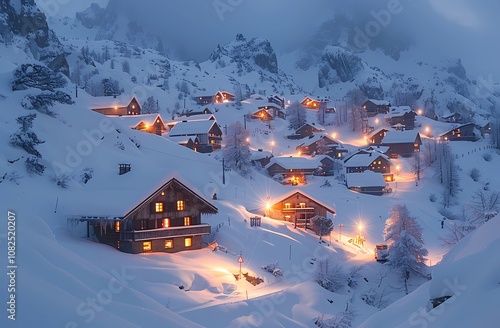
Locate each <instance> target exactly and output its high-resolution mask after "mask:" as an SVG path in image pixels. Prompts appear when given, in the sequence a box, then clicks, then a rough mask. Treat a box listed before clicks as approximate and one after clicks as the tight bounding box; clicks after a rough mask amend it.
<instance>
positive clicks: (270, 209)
mask: <svg viewBox="0 0 500 328" xmlns="http://www.w3.org/2000/svg"><path fill="white" fill-rule="evenodd" d="M280 198H281V197H280ZM266 206H267V207H266V215H267V216H268V217H270V218H272V219H276V220H282V221H287V222H291V223H293V224H294V227H296V228H297V227H299V228H301V227H303V228H306V229H307V228H311V229H312V228H313V227H312V222H311V219H312V218H313V217H315V216H324V217H328V214H330V215H331V216H335V214H336V213H335V209H334V208H333V207H332V206H328V205H326V204H325V203H323V202H321V201H319V200H318V199H316V198H313V197H312V196H309V195H307V194H306V193H303V192H300V191H293V192H291V193H290V194H288V195H286V196H284V197H282V198H281V199H280V200H278V201H272V202H270V203H269V204H267V205H266Z"/></svg>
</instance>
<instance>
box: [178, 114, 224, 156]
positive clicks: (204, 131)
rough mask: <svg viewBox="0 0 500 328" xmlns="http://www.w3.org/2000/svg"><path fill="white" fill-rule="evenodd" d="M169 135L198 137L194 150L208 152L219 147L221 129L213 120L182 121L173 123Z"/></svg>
mask: <svg viewBox="0 0 500 328" xmlns="http://www.w3.org/2000/svg"><path fill="white" fill-rule="evenodd" d="M168 135H169V137H179V136H188V137H189V136H192V137H198V140H199V144H198V147H197V148H196V149H195V151H198V152H200V153H209V152H212V151H214V150H217V149H220V148H221V143H222V130H221V128H220V127H219V124H217V122H216V121H214V120H203V121H182V122H179V123H177V124H175V125H174V126H173V127H172V129H171V130H170V132H169V134H168Z"/></svg>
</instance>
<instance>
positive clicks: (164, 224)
mask: <svg viewBox="0 0 500 328" xmlns="http://www.w3.org/2000/svg"><path fill="white" fill-rule="evenodd" d="M162 227H163V228H168V227H170V218H164V219H163V222H162Z"/></svg>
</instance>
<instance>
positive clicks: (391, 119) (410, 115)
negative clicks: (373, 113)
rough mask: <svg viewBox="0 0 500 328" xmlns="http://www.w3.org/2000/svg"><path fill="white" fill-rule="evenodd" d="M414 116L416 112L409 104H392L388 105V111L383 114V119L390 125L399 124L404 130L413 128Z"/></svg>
mask: <svg viewBox="0 0 500 328" xmlns="http://www.w3.org/2000/svg"><path fill="white" fill-rule="evenodd" d="M416 116H417V113H416V112H415V111H413V110H412V109H411V108H410V106H392V107H389V113H388V114H386V115H385V119H386V121H387V123H389V125H391V126H393V125H398V124H400V125H402V126H404V129H405V130H413V129H414V128H415V117H416Z"/></svg>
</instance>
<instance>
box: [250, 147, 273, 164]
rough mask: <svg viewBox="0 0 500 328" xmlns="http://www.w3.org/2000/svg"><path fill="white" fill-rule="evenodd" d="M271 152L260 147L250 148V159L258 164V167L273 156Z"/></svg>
mask: <svg viewBox="0 0 500 328" xmlns="http://www.w3.org/2000/svg"><path fill="white" fill-rule="evenodd" d="M273 157H274V156H273V154H272V153H271V152H270V151H265V150H262V149H257V150H252V151H251V152H250V161H251V162H252V164H253V165H259V166H260V167H265V166H266V165H267V164H269V162H270V161H271V158H273Z"/></svg>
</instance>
